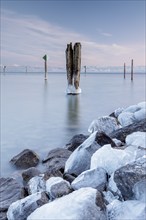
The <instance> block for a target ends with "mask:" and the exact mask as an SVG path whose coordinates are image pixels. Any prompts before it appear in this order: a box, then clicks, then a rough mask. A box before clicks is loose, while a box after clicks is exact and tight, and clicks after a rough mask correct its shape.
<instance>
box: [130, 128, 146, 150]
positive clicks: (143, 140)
mask: <svg viewBox="0 0 146 220" xmlns="http://www.w3.org/2000/svg"><path fill="white" fill-rule="evenodd" d="M126 144H127V145H133V146H137V147H143V148H146V132H140V131H137V132H133V133H132V134H130V135H128V136H127V137H126Z"/></svg>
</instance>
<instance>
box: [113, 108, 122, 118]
mask: <svg viewBox="0 0 146 220" xmlns="http://www.w3.org/2000/svg"><path fill="white" fill-rule="evenodd" d="M123 111H124V108H117V109H116V110H115V111H114V114H115V116H116V117H118V116H119V115H120V114H121V113H122V112H123Z"/></svg>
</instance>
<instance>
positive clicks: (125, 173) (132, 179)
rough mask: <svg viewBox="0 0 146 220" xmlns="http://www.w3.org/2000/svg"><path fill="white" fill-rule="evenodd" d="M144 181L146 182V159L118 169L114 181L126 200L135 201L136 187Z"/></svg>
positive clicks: (143, 158) (142, 158)
mask: <svg viewBox="0 0 146 220" xmlns="http://www.w3.org/2000/svg"><path fill="white" fill-rule="evenodd" d="M143 180H144V181H145V180H146V158H145V157H141V158H139V159H137V160H136V161H134V162H132V163H129V164H127V165H125V166H123V167H121V168H119V169H117V170H116V171H115V173H114V181H115V183H116V185H117V187H118V189H119V190H120V192H121V194H122V196H123V198H124V199H125V200H127V199H133V197H134V193H133V188H134V185H135V184H136V183H138V182H139V181H143Z"/></svg>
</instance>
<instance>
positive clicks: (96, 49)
mask: <svg viewBox="0 0 146 220" xmlns="http://www.w3.org/2000/svg"><path fill="white" fill-rule="evenodd" d="M1 19H2V20H1V24H2V26H1V45H2V47H1V55H2V59H1V61H2V64H3V65H13V64H16V63H17V64H18V65H23V66H25V65H29V66H31V65H32V66H36V65H37V66H43V60H42V57H43V56H44V55H45V54H48V57H49V66H50V67H65V49H66V45H67V43H69V42H73V43H75V42H81V44H82V65H114V66H116V65H121V64H122V63H123V62H125V61H126V60H128V59H129V58H130V57H132V58H134V59H137V62H139V63H138V64H140V65H141V63H140V61H141V57H142V56H143V54H144V53H145V52H144V49H143V48H142V46H141V45H137V46H136V45H134V46H133V45H131V46H129V45H128V46H126V45H119V44H117V43H112V44H99V43H98V42H95V41H92V39H89V38H87V37H86V36H84V35H82V34H80V33H76V32H73V31H72V30H68V29H66V28H64V27H61V26H59V25H56V24H52V23H50V22H48V21H45V20H42V19H41V18H39V17H37V16H34V15H22V14H16V13H15V12H12V11H8V10H2V15H1ZM103 34H104V35H105V36H108V37H109V35H110V34H109V33H103ZM140 48H141V49H140ZM143 63H144V61H143Z"/></svg>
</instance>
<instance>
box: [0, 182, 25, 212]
mask: <svg viewBox="0 0 146 220" xmlns="http://www.w3.org/2000/svg"><path fill="white" fill-rule="evenodd" d="M23 197H24V188H23V187H22V186H21V185H20V184H19V183H18V182H17V181H16V180H15V179H13V178H0V212H5V211H7V209H8V208H9V206H10V205H11V204H12V203H13V202H15V201H17V200H18V199H22V198H23Z"/></svg>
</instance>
